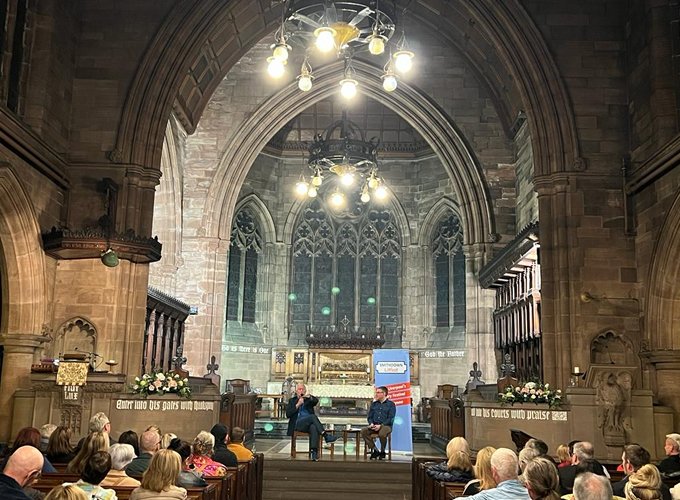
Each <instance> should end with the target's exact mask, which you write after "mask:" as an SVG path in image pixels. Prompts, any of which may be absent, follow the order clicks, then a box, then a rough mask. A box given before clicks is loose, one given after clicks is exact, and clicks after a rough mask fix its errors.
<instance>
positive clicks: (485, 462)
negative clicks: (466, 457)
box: [463, 446, 496, 496]
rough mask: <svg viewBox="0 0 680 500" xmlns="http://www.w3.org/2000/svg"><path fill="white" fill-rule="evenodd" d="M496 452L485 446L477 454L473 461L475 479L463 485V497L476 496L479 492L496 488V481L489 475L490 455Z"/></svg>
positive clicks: (492, 448)
mask: <svg viewBox="0 0 680 500" xmlns="http://www.w3.org/2000/svg"><path fill="white" fill-rule="evenodd" d="M494 451H496V448H494V447H493V446H487V447H485V448H482V449H481V450H479V451H478V452H477V460H475V467H474V470H475V478H476V479H473V480H472V481H470V482H469V483H468V484H466V485H465V489H464V490H463V496H470V495H476V494H477V493H479V492H480V491H484V490H490V489H492V488H495V487H496V481H495V480H494V478H493V474H492V473H491V455H493V452H494Z"/></svg>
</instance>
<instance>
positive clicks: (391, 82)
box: [267, 0, 414, 98]
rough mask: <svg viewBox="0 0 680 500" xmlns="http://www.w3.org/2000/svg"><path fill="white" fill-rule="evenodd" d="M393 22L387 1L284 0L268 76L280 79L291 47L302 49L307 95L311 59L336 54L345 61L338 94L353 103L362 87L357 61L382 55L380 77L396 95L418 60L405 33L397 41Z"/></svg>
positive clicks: (302, 80) (302, 77) (300, 81)
mask: <svg viewBox="0 0 680 500" xmlns="http://www.w3.org/2000/svg"><path fill="white" fill-rule="evenodd" d="M395 18H396V15H395V12H394V11H393V10H392V9H390V7H389V5H388V2H387V1H383V2H379V0H363V1H361V0H357V1H353V2H333V1H329V0H324V1H319V0H284V1H283V9H282V16H281V26H280V27H279V29H278V30H277V31H276V34H275V35H274V37H275V41H274V44H273V45H272V46H271V49H272V55H271V56H270V57H269V58H268V59H267V62H268V66H267V71H268V73H269V74H270V75H271V76H272V77H274V78H280V77H282V76H283V75H284V74H285V67H286V65H287V64H288V59H289V55H290V52H291V51H292V50H293V46H296V47H299V50H301V51H304V60H303V62H302V66H301V67H300V73H299V75H298V76H297V81H298V87H299V89H300V90H302V91H303V92H307V91H309V90H311V88H312V82H313V80H314V74H313V70H312V64H311V61H312V59H314V58H315V57H317V56H322V55H323V54H329V53H333V52H334V53H335V55H336V57H338V58H343V59H344V60H345V65H344V75H343V78H342V80H341V81H340V82H339V84H340V92H341V93H342V95H343V96H344V97H346V98H351V97H353V96H354V95H355V94H356V92H357V85H358V83H357V81H356V79H355V78H354V70H353V68H352V59H353V57H354V56H355V55H356V54H357V53H359V52H362V51H368V52H369V53H370V54H371V55H373V56H383V60H384V54H388V56H387V58H386V62H385V63H384V65H383V71H382V74H381V75H380V78H381V79H382V85H383V88H384V89H385V90H386V91H387V92H392V91H394V90H395V89H396V88H397V85H398V76H397V74H398V73H401V74H403V73H407V72H408V71H410V70H411V67H412V65H413V58H414V53H413V52H412V51H411V50H409V48H408V45H407V43H406V37H405V35H404V31H403V29H402V34H401V37H400V38H399V40H398V41H396V42H395V41H394V40H393V35H394V34H395V31H396V24H395Z"/></svg>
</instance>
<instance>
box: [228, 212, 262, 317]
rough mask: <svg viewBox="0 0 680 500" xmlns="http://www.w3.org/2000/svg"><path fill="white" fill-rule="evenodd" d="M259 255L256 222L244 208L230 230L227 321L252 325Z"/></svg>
mask: <svg viewBox="0 0 680 500" xmlns="http://www.w3.org/2000/svg"><path fill="white" fill-rule="evenodd" d="M260 253H262V236H261V234H260V230H259V227H258V223H257V219H256V218H255V216H254V214H253V213H252V212H251V211H250V210H249V209H247V208H243V209H241V210H239V212H238V213H237V214H236V217H234V223H233V224H232V228H231V245H230V247H229V278H228V282H227V320H228V321H241V322H243V323H254V322H255V302H256V300H255V299H256V293H257V267H258V260H259V255H260Z"/></svg>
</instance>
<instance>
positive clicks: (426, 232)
mask: <svg viewBox="0 0 680 500" xmlns="http://www.w3.org/2000/svg"><path fill="white" fill-rule="evenodd" d="M449 211H450V212H453V213H454V214H456V216H458V218H460V208H459V206H458V204H457V203H456V202H455V200H453V199H451V198H450V197H448V196H447V197H443V198H439V199H438V200H437V201H436V202H435V203H434V205H432V208H430V210H429V211H428V212H427V214H426V215H425V218H424V219H423V223H422V225H421V227H420V231H419V232H418V246H420V247H422V248H428V247H429V246H430V244H431V243H432V235H433V234H434V231H435V230H436V229H437V224H439V221H440V220H441V218H442V217H443V216H444V214H446V213H447V212H449ZM463 243H467V242H466V241H463Z"/></svg>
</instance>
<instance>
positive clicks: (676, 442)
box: [658, 433, 680, 474]
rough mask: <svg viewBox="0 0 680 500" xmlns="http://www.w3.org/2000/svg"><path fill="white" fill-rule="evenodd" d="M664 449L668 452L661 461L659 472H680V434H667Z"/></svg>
mask: <svg viewBox="0 0 680 500" xmlns="http://www.w3.org/2000/svg"><path fill="white" fill-rule="evenodd" d="M663 449H664V451H665V452H666V458H664V459H663V460H662V461H661V462H659V465H658V468H659V472H661V473H662V474H673V473H674V472H680V434H676V433H672V434H668V435H666V442H665V444H664V447H663Z"/></svg>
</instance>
